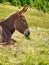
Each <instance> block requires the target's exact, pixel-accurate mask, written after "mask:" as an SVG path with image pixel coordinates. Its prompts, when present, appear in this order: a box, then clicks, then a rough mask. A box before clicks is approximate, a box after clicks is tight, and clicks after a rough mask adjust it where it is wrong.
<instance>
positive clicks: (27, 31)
mask: <svg viewBox="0 0 49 65" xmlns="http://www.w3.org/2000/svg"><path fill="white" fill-rule="evenodd" d="M24 35H25V36H26V37H28V36H29V35H30V30H29V29H26V30H25V31H24Z"/></svg>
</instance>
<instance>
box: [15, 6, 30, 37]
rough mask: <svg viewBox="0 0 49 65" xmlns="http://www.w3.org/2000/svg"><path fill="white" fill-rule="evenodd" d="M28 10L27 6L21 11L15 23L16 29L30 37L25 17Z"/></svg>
mask: <svg viewBox="0 0 49 65" xmlns="http://www.w3.org/2000/svg"><path fill="white" fill-rule="evenodd" d="M27 9H28V6H27V5H25V6H24V7H23V9H22V10H21V11H19V12H18V13H17V15H16V20H15V22H14V28H15V29H16V30H18V31H19V32H20V33H22V34H24V35H25V36H26V37H28V36H29V34H30V30H29V27H28V24H27V21H26V18H25V16H24V15H23V14H24V13H25V12H26V11H27Z"/></svg>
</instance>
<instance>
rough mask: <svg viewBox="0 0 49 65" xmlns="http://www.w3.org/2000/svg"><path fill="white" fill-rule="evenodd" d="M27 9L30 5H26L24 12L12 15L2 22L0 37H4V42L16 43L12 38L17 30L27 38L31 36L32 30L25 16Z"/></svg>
mask: <svg viewBox="0 0 49 65" xmlns="http://www.w3.org/2000/svg"><path fill="white" fill-rule="evenodd" d="M27 9H28V5H24V7H23V9H22V10H20V11H18V12H15V13H13V14H11V15H10V16H8V17H7V18H5V19H4V20H2V21H1V22H0V35H1V37H2V42H7V43H14V42H15V40H13V39H11V36H12V34H13V33H14V31H15V30H18V31H19V32H20V33H22V34H24V35H25V36H26V37H28V36H29V34H30V30H29V27H28V24H27V21H26V18H25V16H24V15H23V14H24V13H25V12H26V11H27Z"/></svg>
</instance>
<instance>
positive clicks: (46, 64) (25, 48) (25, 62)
mask: <svg viewBox="0 0 49 65" xmlns="http://www.w3.org/2000/svg"><path fill="white" fill-rule="evenodd" d="M17 10H19V8H18V7H13V6H11V5H3V4H0V20H1V19H4V18H5V17H6V16H8V15H9V14H11V13H12V12H15V11H17ZM25 16H26V19H27V22H28V25H29V27H30V31H31V34H30V37H29V38H25V36H24V35H22V34H21V33H19V32H18V31H15V32H14V34H13V36H12V38H13V39H15V40H16V41H17V42H16V43H15V45H10V46H6V47H2V46H0V65H49V14H47V13H45V14H44V13H43V12H42V11H38V10H36V9H28V11H27V12H26V13H25Z"/></svg>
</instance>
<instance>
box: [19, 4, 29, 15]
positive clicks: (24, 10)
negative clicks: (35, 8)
mask: <svg viewBox="0 0 49 65" xmlns="http://www.w3.org/2000/svg"><path fill="white" fill-rule="evenodd" d="M27 9H28V5H27V4H25V5H24V7H23V9H22V10H21V11H20V13H21V14H22V13H23V14H24V13H25V12H26V11H27Z"/></svg>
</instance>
